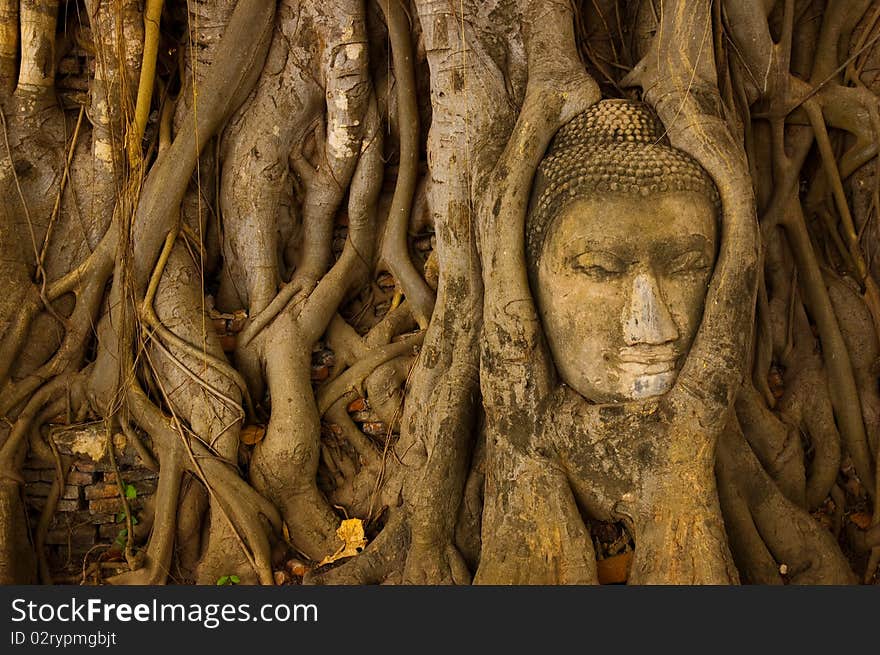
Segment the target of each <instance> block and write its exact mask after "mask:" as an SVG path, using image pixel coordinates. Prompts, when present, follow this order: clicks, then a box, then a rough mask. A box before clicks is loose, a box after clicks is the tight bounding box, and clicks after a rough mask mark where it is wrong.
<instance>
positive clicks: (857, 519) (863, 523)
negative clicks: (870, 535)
mask: <svg viewBox="0 0 880 655" xmlns="http://www.w3.org/2000/svg"><path fill="white" fill-rule="evenodd" d="M849 520H850V521H852V522H853V523H855V524H856V525H857V526H859V528H861V529H862V530H867V529H868V528H870V527H871V515H870V514H868V513H867V512H856V513H855V514H850V515H849Z"/></svg>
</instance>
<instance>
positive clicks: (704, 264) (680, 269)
mask: <svg viewBox="0 0 880 655" xmlns="http://www.w3.org/2000/svg"><path fill="white" fill-rule="evenodd" d="M710 264H711V262H710V261H709V258H708V257H707V256H706V254H705V253H703V252H700V251H699V250H689V251H688V252H686V253H684V254H683V255H679V256H678V257H676V258H675V259H673V260H672V262H670V264H669V268H668V269H667V272H668V273H669V274H671V275H676V274H680V273H698V272H700V271H705V270H706V269H707V268H709V266H710Z"/></svg>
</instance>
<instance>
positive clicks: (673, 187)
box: [526, 100, 720, 264]
mask: <svg viewBox="0 0 880 655" xmlns="http://www.w3.org/2000/svg"><path fill="white" fill-rule="evenodd" d="M667 192H694V193H698V194H700V195H703V196H705V197H707V198H709V199H710V200H711V201H712V202H713V203H714V204H715V206H716V209H717V208H719V207H720V200H719V196H718V190H717V189H716V187H715V184H714V182H713V181H712V179H711V178H710V177H709V175H708V173H706V171H705V170H704V169H703V167H702V166H700V164H699V163H698V162H697V161H696V160H695V159H694V158H693V157H691V156H690V155H688V154H687V153H685V152H683V151H681V150H678V149H676V148H673V147H672V146H671V145H670V144H669V140H668V139H667V138H666V136H665V132H664V129H663V125H662V124H661V123H660V120H659V119H658V118H657V116H656V115H655V114H654V112H653V111H652V110H651V109H650V108H649V107H648V106H647V105H645V104H644V103H640V102H633V101H629V100H602V101H600V102H598V103H596V104H595V105H593V106H592V107H590V108H589V109H588V110H587V111H585V112H583V113H581V114H578V115H577V116H575V117H574V118H573V119H572V120H571V121H569V122H568V123H566V124H565V125H564V126H563V127H562V128H560V130H559V132H557V134H556V136H555V137H554V139H553V141H552V142H551V144H550V147H549V149H548V150H547V154H546V155H545V156H544V158H543V160H542V161H541V164H540V166H539V167H538V171H537V174H536V176H535V182H534V186H533V189H532V200H531V207H530V210H529V216H528V219H527V223H526V253H527V260H528V261H529V262H530V263H531V264H535V263H536V262H537V260H538V256H539V254H540V252H541V247H542V244H543V241H544V236H545V235H546V233H547V229H548V228H549V226H550V225H551V223H552V222H553V219H554V217H556V216H557V215H559V213H560V212H561V210H562V209H563V208H564V207H565V206H566V205H567V204H568V203H570V202H572V201H574V200H578V199H582V198H597V197H606V196H615V195H617V196H628V197H634V198H639V197H641V198H645V199H646V200H647V199H650V198H651V197H652V196H655V195H657V194H661V193H667Z"/></svg>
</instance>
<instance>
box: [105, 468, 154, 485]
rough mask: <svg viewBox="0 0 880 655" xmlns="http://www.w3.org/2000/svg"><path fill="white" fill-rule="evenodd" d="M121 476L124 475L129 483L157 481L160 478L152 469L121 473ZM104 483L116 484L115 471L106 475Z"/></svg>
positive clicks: (131, 470)
mask: <svg viewBox="0 0 880 655" xmlns="http://www.w3.org/2000/svg"><path fill="white" fill-rule="evenodd" d="M120 474H121V475H122V479H123V480H125V481H126V482H129V483H131V482H138V481H140V480H156V479H157V478H158V477H159V474H158V473H156V472H155V471H151V470H150V469H145V468H136V469H129V470H127V471H120ZM104 482H113V483H114V484H115V483H116V474H115V473H114V472H113V471H107V472H106V473H105V474H104Z"/></svg>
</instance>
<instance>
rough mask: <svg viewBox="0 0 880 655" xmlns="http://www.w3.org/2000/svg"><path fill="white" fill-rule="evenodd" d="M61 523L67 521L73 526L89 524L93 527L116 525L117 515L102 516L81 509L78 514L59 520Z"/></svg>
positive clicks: (74, 513) (107, 514)
mask: <svg viewBox="0 0 880 655" xmlns="http://www.w3.org/2000/svg"><path fill="white" fill-rule="evenodd" d="M60 521H65V522H66V523H69V524H71V525H85V524H87V523H88V524H91V525H102V524H104V523H115V522H116V514H110V513H105V514H101V513H95V512H90V511H89V510H87V509H79V510H77V511H76V512H73V513H71V514H67V515H65V516H64V517H62V518H61V519H60V520H59V522H60ZM66 523H65V524H66Z"/></svg>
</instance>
